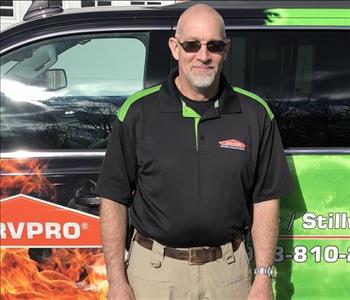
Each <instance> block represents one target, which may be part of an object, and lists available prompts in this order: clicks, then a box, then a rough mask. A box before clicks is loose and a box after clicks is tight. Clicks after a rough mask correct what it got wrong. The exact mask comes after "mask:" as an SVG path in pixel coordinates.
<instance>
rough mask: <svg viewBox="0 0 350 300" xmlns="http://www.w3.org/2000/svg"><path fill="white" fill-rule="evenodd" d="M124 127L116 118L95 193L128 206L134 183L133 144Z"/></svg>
mask: <svg viewBox="0 0 350 300" xmlns="http://www.w3.org/2000/svg"><path fill="white" fill-rule="evenodd" d="M125 127H126V125H125V124H124V123H123V122H121V121H120V120H119V119H118V118H116V120H115V122H114V126H113V130H112V133H111V137H110V140H109V143H108V147H107V151H106V155H105V158H104V160H103V164H102V168H101V173H100V176H99V178H98V181H97V187H96V193H97V194H98V195H99V196H101V197H104V198H108V199H110V200H113V201H116V202H119V203H121V204H124V205H130V203H131V201H132V192H133V189H134V188H135V181H136V154H135V143H134V141H133V139H132V138H131V136H130V131H128V130H126V128H125Z"/></svg>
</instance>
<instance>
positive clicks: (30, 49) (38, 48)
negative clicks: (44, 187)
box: [0, 33, 148, 150]
mask: <svg viewBox="0 0 350 300" xmlns="http://www.w3.org/2000/svg"><path fill="white" fill-rule="evenodd" d="M147 43H148V34H147V33H132V34H128V33H123V34H113V35H103V36H80V37H74V38H60V39H55V40H50V41H45V42H40V43H37V44H33V45H29V46H26V47H23V48H21V49H19V50H16V51H13V52H11V53H8V54H6V55H4V56H3V57H1V99H0V100H1V102H0V104H1V148H2V150H17V149H87V148H92V149H94V148H95V149H97V148H105V147H106V144H107V136H108V135H109V133H110V132H111V128H112V124H113V121H114V119H115V113H116V111H117V109H118V107H120V105H121V104H122V102H123V101H124V100H125V99H126V97H127V96H129V95H130V94H132V93H134V92H135V91H137V90H140V89H142V88H143V86H144V78H143V77H144V70H145V60H146V49H147Z"/></svg>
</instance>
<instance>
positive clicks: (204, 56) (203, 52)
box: [197, 44, 210, 61]
mask: <svg viewBox="0 0 350 300" xmlns="http://www.w3.org/2000/svg"><path fill="white" fill-rule="evenodd" d="M197 57H198V59H200V60H201V61H208V60H210V52H209V51H208V48H207V45H206V44H202V45H201V48H200V49H199V51H198V53H197Z"/></svg>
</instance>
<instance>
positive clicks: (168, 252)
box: [135, 232, 242, 265]
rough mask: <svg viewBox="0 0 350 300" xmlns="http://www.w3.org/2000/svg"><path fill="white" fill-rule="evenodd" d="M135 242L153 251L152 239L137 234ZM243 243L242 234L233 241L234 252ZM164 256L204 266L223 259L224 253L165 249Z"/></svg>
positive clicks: (205, 250)
mask: <svg viewBox="0 0 350 300" xmlns="http://www.w3.org/2000/svg"><path fill="white" fill-rule="evenodd" d="M135 241H136V242H137V243H138V244H140V245H141V246H142V247H144V248H146V249H148V250H152V247H153V242H154V241H153V240H152V239H150V238H148V237H145V236H143V235H142V234H140V233H138V232H137V233H136V235H135ZM241 242H242V238H241V235H240V234H239V236H237V238H235V239H234V240H233V241H231V244H232V249H233V252H235V251H236V250H237V249H238V248H239V245H240V244H241ZM164 255H165V256H167V257H171V258H175V259H179V260H186V261H188V263H189V264H190V265H202V264H205V263H208V262H212V261H215V260H217V259H219V258H222V251H221V247H210V248H208V247H193V248H188V249H184V250H183V249H177V248H172V247H165V248H164Z"/></svg>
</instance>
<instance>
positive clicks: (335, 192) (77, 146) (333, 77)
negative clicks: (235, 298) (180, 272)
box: [0, 1, 350, 300]
mask: <svg viewBox="0 0 350 300" xmlns="http://www.w3.org/2000/svg"><path fill="white" fill-rule="evenodd" d="M44 2H47V6H44V5H43V3H44ZM202 2H204V3H205V2H206V1H202ZM191 4H192V3H189V2H185V3H180V4H175V5H169V6H165V7H157V8H131V7H129V8H125V9H124V8H120V7H118V8H112V7H108V8H104V7H98V8H83V9H71V10H66V11H63V10H62V9H61V8H60V7H50V6H49V2H48V1H40V5H38V4H37V2H34V4H33V5H32V7H31V8H30V9H29V11H28V13H27V14H26V16H25V20H26V21H24V22H22V23H20V24H19V25H17V26H15V27H12V28H10V29H7V30H5V31H4V32H2V34H1V50H0V55H1V73H0V77H1V88H0V92H1V94H0V109H1V204H0V205H1V223H0V238H1V240H0V242H1V250H0V251H1V252H0V253H1V255H0V259H1V295H0V297H1V298H2V299H48V298H50V299H51V298H52V299H56V298H57V299H78V298H79V299H105V297H106V293H107V283H106V273H105V265H104V258H103V253H102V250H101V241H100V237H99V227H98V206H99V201H100V199H99V198H98V196H97V195H96V194H95V191H94V190H95V185H96V180H97V177H98V174H99V169H100V166H101V163H102V160H103V157H104V154H105V148H106V145H107V143H108V138H109V134H110V133H111V130H112V124H113V121H114V118H115V114H116V112H117V111H118V109H119V107H120V106H121V104H122V103H123V102H124V101H125V99H126V98H127V97H128V96H129V95H131V94H133V93H134V92H136V91H138V90H141V89H143V88H147V87H150V86H153V85H155V84H158V83H160V82H162V81H164V80H165V79H166V78H167V76H168V74H169V72H170V70H171V69H172V68H174V67H175V66H176V62H175V61H174V60H173V59H172V58H171V55H170V52H169V49H168V46H167V40H168V39H169V37H171V36H173V35H174V32H175V30H176V22H177V19H178V17H179V15H180V14H181V12H182V11H183V10H184V9H186V8H187V7H188V6H189V5H191ZM210 4H211V5H212V6H213V7H214V8H216V9H217V10H218V11H219V12H220V13H221V14H222V16H223V17H224V20H225V23H226V28H227V35H228V38H230V39H231V49H230V53H229V55H228V58H227V61H226V62H225V65H224V69H223V72H224V74H225V75H226V77H227V78H228V80H229V81H230V83H231V84H232V85H234V86H237V87H241V88H244V89H246V90H249V91H251V92H254V93H256V94H258V95H260V96H261V97H263V98H265V99H266V101H267V102H268V104H269V106H270V108H271V109H272V111H273V113H274V115H275V117H276V120H277V122H278V125H279V129H280V132H281V136H282V140H283V143H284V146H285V153H286V155H287V160H288V164H289V167H290V170H291V173H292V174H293V177H294V181H295V185H296V189H295V191H294V192H293V193H292V194H290V195H288V196H287V197H284V198H282V199H281V215H280V235H279V240H278V246H277V251H276V257H275V265H276V267H277V270H278V276H277V279H276V280H275V281H274V291H275V295H276V298H277V299H292V298H293V299H344V300H345V299H350V285H349V278H350V268H349V263H350V204H349V203H350V56H349V45H350V5H349V2H348V1H300V2H298V1H244V2H242V1H212V2H210ZM249 256H250V258H251V259H252V260H253V256H254V251H253V248H252V247H251V246H250V247H249Z"/></svg>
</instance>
